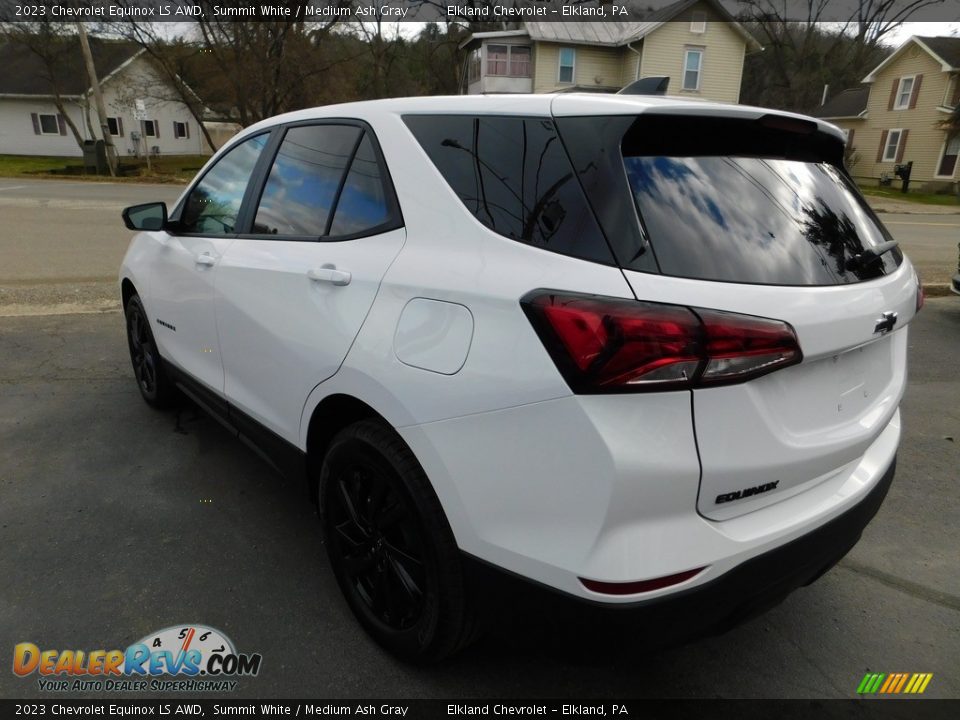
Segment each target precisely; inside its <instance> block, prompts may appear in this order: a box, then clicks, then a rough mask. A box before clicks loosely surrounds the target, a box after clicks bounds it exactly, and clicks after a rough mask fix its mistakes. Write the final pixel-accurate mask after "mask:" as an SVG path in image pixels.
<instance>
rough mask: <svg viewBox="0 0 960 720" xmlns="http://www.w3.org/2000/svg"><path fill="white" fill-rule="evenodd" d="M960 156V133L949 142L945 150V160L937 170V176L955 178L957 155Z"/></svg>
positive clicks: (942, 160) (955, 134)
mask: <svg viewBox="0 0 960 720" xmlns="http://www.w3.org/2000/svg"><path fill="white" fill-rule="evenodd" d="M958 154H960V133H954V135H953V137H952V138H950V139H949V140H947V143H946V145H944V148H943V158H942V159H941V160H940V165H939V167H938V168H937V175H938V176H940V177H953V171H954V170H956V169H957V155H958Z"/></svg>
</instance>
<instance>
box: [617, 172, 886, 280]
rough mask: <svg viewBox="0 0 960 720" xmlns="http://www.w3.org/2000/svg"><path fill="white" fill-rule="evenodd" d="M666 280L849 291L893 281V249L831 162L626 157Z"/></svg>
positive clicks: (636, 194)
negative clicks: (871, 253) (867, 260)
mask: <svg viewBox="0 0 960 720" xmlns="http://www.w3.org/2000/svg"><path fill="white" fill-rule="evenodd" d="M624 165H625V167H626V170H627V177H628V179H629V183H630V188H631V190H632V192H633V196H634V200H635V201H636V203H637V207H638V209H639V211H640V215H641V217H642V218H643V222H644V224H645V226H646V229H647V232H648V234H649V240H650V243H651V245H652V247H653V250H654V253H655V254H656V259H657V262H658V264H659V266H660V270H661V272H662V273H664V274H665V275H674V276H677V277H687V278H698V279H703V280H721V281H728V282H738V283H751V284H769V285H839V284H846V283H854V282H859V281H861V280H867V279H870V278H874V277H877V276H879V275H883V274H885V273H888V272H892V271H893V270H895V269H896V267H897V266H898V265H899V264H900V262H901V259H902V255H901V254H900V252H899V251H897V250H894V251H892V252H888V253H886V254H885V255H883V256H882V260H881V261H878V262H875V263H872V264H860V263H857V262H855V261H853V258H854V257H855V256H857V255H859V254H860V253H862V252H863V251H864V250H865V249H866V248H869V247H872V246H876V245H878V244H880V243H882V242H886V241H887V240H890V237H889V234H888V233H887V232H886V230H885V229H883V227H882V226H881V225H879V224H878V223H877V222H876V221H875V219H874V217H873V214H872V212H871V211H870V209H869V208H868V207H867V206H866V203H865V202H864V201H863V200H862V198H861V196H860V194H859V192H858V191H857V190H856V188H855V187H854V186H852V184H851V183H850V181H849V180H848V179H847V177H846V176H845V175H844V174H843V173H842V172H841V171H840V170H838V169H837V168H836V167H835V166H833V165H831V164H829V163H825V162H821V163H818V162H809V161H803V160H786V159H769V158H758V157H723V156H714V157H679V156H678V157H666V156H633V157H625V158H624Z"/></svg>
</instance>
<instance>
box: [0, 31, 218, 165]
mask: <svg viewBox="0 0 960 720" xmlns="http://www.w3.org/2000/svg"><path fill="white" fill-rule="evenodd" d="M78 45H79V43H78ZM91 45H92V49H93V54H94V61H95V64H96V66H97V74H98V75H99V78H100V86H101V90H102V92H103V98H104V105H105V106H106V111H107V118H108V119H107V122H108V125H109V127H110V132H111V135H112V137H113V143H114V145H115V146H116V148H117V153H118V155H120V156H121V157H123V156H135V155H139V156H142V155H143V154H144V153H147V152H150V153H151V154H154V155H157V154H159V155H195V154H200V153H201V152H203V151H204V144H203V143H202V133H201V132H199V129H198V128H197V126H196V120H194V118H193V116H192V115H191V114H190V111H189V110H188V109H187V107H186V105H184V104H183V103H180V102H174V101H171V100H168V99H161V98H162V97H163V96H164V95H167V96H169V94H168V93H165V92H164V91H163V88H165V87H166V83H165V81H164V80H163V78H162V77H161V76H160V75H159V74H158V73H157V72H156V71H155V70H154V69H153V68H152V67H151V66H150V64H149V62H148V61H147V59H146V58H145V57H144V55H143V54H142V52H141V51H138V50H137V49H136V48H134V47H133V46H131V45H128V44H125V43H119V42H110V41H105V40H100V39H95V38H91ZM61 64H62V69H61V70H60V71H59V72H58V75H57V79H56V82H57V90H58V91H59V94H60V97H61V99H62V104H63V107H64V111H65V114H66V115H67V116H68V117H69V118H70V120H72V121H73V124H74V125H75V126H76V128H77V129H78V131H79V133H80V136H81V140H90V139H99V138H100V136H101V133H100V122H99V118H98V117H97V111H96V105H95V103H94V102H93V98H92V96H91V93H90V89H89V83H88V82H87V77H86V72H85V69H84V65H83V62H82V60H81V59H80V54H79V47H78V48H77V50H76V58H75V61H73V62H68V61H64V62H62V63H61ZM0 66H3V67H5V68H8V69H9V70H10V71H9V72H5V73H2V74H0V154H5V155H57V156H80V155H82V150H81V149H80V147H79V145H77V142H76V139H75V138H74V136H73V133H72V132H71V131H70V129H69V127H68V124H67V122H66V119H65V118H64V117H62V114H61V113H60V112H59V111H58V109H57V106H56V103H55V102H54V95H53V86H52V83H51V80H50V77H49V75H48V74H47V73H46V72H45V70H44V68H43V64H42V63H41V62H40V61H39V58H37V57H35V56H34V55H32V54H31V52H30V50H29V49H27V48H25V47H23V46H21V45H15V44H9V43H8V44H6V45H3V46H0ZM137 101H140V102H141V103H142V106H143V108H144V111H145V113H144V114H145V116H146V119H145V120H143V121H138V120H136V119H135V118H134V112H135V108H136V107H137Z"/></svg>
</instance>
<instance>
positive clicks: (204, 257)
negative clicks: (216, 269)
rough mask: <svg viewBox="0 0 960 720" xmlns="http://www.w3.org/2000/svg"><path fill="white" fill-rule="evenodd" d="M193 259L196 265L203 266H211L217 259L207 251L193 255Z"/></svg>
mask: <svg viewBox="0 0 960 720" xmlns="http://www.w3.org/2000/svg"><path fill="white" fill-rule="evenodd" d="M193 260H194V262H195V263H197V265H203V266H204V267H213V266H214V265H216V264H217V259H216V258H215V257H214V256H213V255H211V254H210V253H208V252H205V253H201V254H200V255H195V256H194V258H193Z"/></svg>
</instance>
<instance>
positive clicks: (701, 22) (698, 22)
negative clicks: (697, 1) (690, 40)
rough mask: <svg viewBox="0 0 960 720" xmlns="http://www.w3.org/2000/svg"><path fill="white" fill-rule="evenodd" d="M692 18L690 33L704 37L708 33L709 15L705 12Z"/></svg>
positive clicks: (695, 14) (694, 14)
mask: <svg viewBox="0 0 960 720" xmlns="http://www.w3.org/2000/svg"><path fill="white" fill-rule="evenodd" d="M690 18H691V19H690V32H692V33H696V34H697V35H702V34H703V33H705V32H706V31H707V14H706V13H705V12H695V13H693V14H692V15H691V16H690Z"/></svg>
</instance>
